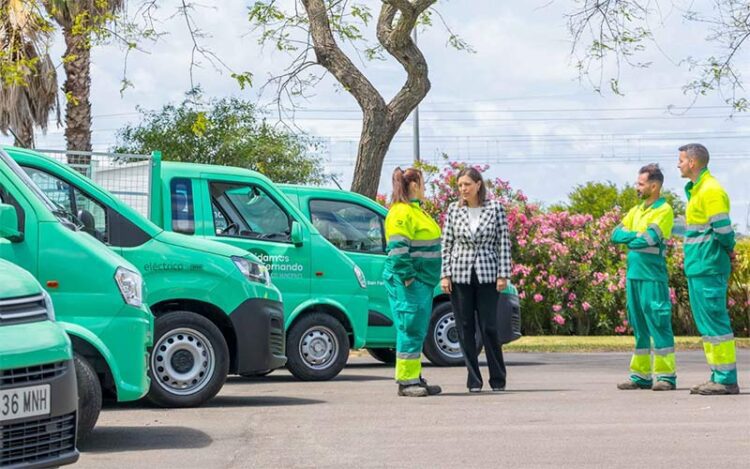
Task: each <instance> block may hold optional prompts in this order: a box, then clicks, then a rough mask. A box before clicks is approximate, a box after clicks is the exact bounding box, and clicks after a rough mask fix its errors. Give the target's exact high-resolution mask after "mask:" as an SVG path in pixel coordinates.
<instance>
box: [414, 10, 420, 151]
mask: <svg viewBox="0 0 750 469" xmlns="http://www.w3.org/2000/svg"><path fill="white" fill-rule="evenodd" d="M416 44H417V26H416V25H414V45H416ZM413 138H414V162H415V163H417V162H419V105H417V107H415V108H414V136H413Z"/></svg>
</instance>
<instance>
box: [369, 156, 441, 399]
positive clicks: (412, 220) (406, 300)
mask: <svg viewBox="0 0 750 469" xmlns="http://www.w3.org/2000/svg"><path fill="white" fill-rule="evenodd" d="M424 189H425V187H424V177H423V176H422V172H421V171H420V170H418V169H415V168H409V169H407V170H406V171H403V170H401V168H396V170H395V171H394V173H393V196H392V205H391V208H390V210H389V211H388V216H386V218H385V235H386V239H387V243H388V244H387V246H386V252H387V254H388V258H387V260H386V262H385V268H384V270H383V280H384V281H385V287H386V290H387V292H388V300H389V302H390V305H391V311H392V312H393V319H394V322H395V323H396V383H398V395H399V396H407V397H423V396H428V395H434V394H439V393H440V392H441V389H440V386H434V385H429V384H427V382H426V381H425V380H424V378H422V361H421V357H422V346H423V344H424V339H425V336H426V335H427V328H428V326H429V323H430V316H431V315H432V292H433V289H434V288H435V285H437V283H438V281H439V280H440V264H441V256H440V235H441V232H440V226H438V224H437V223H436V222H435V220H433V218H432V217H431V216H430V215H429V214H428V213H427V212H425V211H424V210H423V209H422V207H421V204H422V201H423V200H424Z"/></svg>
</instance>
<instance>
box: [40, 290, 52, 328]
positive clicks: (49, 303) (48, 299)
mask: <svg viewBox="0 0 750 469" xmlns="http://www.w3.org/2000/svg"><path fill="white" fill-rule="evenodd" d="M42 296H44V309H46V310H47V318H48V319H49V320H50V321H54V320H55V305H53V304H52V297H51V296H49V293H47V290H42Z"/></svg>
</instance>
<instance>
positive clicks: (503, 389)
mask: <svg viewBox="0 0 750 469" xmlns="http://www.w3.org/2000/svg"><path fill="white" fill-rule="evenodd" d="M503 391H505V386H502V387H497V388H492V392H503Z"/></svg>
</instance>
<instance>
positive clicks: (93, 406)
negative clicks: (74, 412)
mask: <svg viewBox="0 0 750 469" xmlns="http://www.w3.org/2000/svg"><path fill="white" fill-rule="evenodd" d="M73 366H74V367H75V370H76V385H77V387H78V430H77V431H76V437H77V439H78V443H79V444H80V443H82V442H83V441H85V440H86V438H88V436H89V435H90V434H91V431H92V430H93V429H94V426H95V425H96V421H97V420H99V413H100V412H101V410H102V385H101V383H100V382H99V378H98V377H97V376H96V371H94V367H93V366H91V363H89V361H88V360H86V358H84V357H83V356H82V355H79V354H77V353H76V354H74V355H73Z"/></svg>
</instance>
